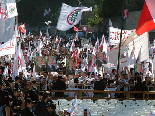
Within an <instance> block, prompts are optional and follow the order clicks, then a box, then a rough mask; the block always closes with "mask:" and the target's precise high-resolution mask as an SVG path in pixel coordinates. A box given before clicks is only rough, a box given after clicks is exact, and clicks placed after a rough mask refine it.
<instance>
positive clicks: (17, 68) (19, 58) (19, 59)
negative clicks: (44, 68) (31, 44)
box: [13, 43, 26, 76]
mask: <svg viewBox="0 0 155 116" xmlns="http://www.w3.org/2000/svg"><path fill="white" fill-rule="evenodd" d="M14 63H15V64H14V68H13V72H14V76H18V75H19V72H22V70H24V69H26V64H25V60H24V56H23V53H22V50H21V46H20V43H19V46H18V49H17V53H16V57H15V62H14Z"/></svg>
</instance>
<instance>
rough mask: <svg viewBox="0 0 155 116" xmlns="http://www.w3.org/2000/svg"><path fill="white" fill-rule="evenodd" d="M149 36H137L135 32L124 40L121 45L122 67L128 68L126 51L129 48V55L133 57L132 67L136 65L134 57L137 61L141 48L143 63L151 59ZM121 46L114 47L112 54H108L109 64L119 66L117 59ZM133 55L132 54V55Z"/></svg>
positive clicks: (145, 34) (146, 34)
mask: <svg viewBox="0 0 155 116" xmlns="http://www.w3.org/2000/svg"><path fill="white" fill-rule="evenodd" d="M148 40H149V35H148V33H147V32H146V33H144V34H143V35H141V36H136V32H135V31H134V32H133V33H132V34H131V35H130V36H129V37H128V38H126V39H124V41H123V42H122V44H121V48H120V49H121V50H120V63H121V66H122V67H123V66H126V60H127V58H126V56H125V54H126V49H127V46H128V53H129V55H130V56H131V57H130V60H131V61H130V65H131V64H133V63H134V55H135V57H136V59H137V57H138V54H139V51H140V48H141V58H140V59H141V61H140V62H142V61H144V60H147V59H148V58H149V46H148V45H149V44H148ZM118 46H119V45H117V46H116V47H114V48H113V49H112V50H111V51H110V52H108V56H109V62H110V63H113V64H115V66H116V65H117V60H118V59H117V58H118V52H119V47H118ZM131 53H132V54H131Z"/></svg>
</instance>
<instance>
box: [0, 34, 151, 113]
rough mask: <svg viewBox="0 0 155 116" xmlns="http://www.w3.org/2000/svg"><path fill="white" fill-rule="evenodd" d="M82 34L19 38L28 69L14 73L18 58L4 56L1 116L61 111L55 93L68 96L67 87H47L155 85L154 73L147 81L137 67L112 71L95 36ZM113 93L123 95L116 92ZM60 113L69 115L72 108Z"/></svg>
mask: <svg viewBox="0 0 155 116" xmlns="http://www.w3.org/2000/svg"><path fill="white" fill-rule="evenodd" d="M57 39H58V40H59V42H57V41H56V40H57ZM83 39H84V38H74V37H73V38H68V37H59V38H58V37H56V36H53V37H51V38H50V39H47V38H39V37H37V36H34V37H29V36H27V37H26V38H23V39H22V40H20V43H21V49H22V52H23V55H24V61H22V62H25V64H26V67H25V69H26V70H25V71H22V72H19V74H18V75H16V76H14V74H13V72H14V70H15V69H14V68H13V65H14V57H12V56H11V55H10V56H9V55H6V56H2V57H1V62H0V72H1V74H0V116H1V115H2V114H3V115H4V116H11V115H13V116H20V115H21V116H57V115H58V113H57V112H56V111H55V109H56V105H55V104H54V103H53V102H52V97H67V95H66V94H64V93H63V92H55V93H50V92H49V90H66V89H68V88H79V89H82V87H81V86H79V85H82V86H85V85H91V86H86V88H87V89H89V88H92V89H94V90H105V89H106V88H108V87H117V90H122V91H127V90H128V91H129V88H128V87H130V91H132V90H136V91H147V90H148V88H147V86H148V85H154V83H153V82H152V79H153V78H151V76H150V75H147V76H146V77H145V80H143V74H142V73H141V72H134V69H133V68H130V70H129V69H128V68H127V67H124V68H123V70H122V71H121V73H120V74H117V70H116V68H113V69H110V71H109V69H106V68H105V67H104V65H103V64H107V62H108V61H107V58H106V54H105V52H104V51H102V49H100V50H99V48H98V45H99V44H98V45H97V43H96V39H94V38H93V39H92V41H91V42H92V43H91V44H89V43H83ZM20 43H19V44H20ZM38 47H39V50H38ZM37 54H39V55H37ZM6 67H7V68H6ZM149 67H151V66H150V65H149ZM6 69H7V71H6ZM150 71H151V70H150ZM6 72H7V73H6ZM94 97H102V98H103V97H106V95H105V94H102V93H94ZM115 97H124V96H123V95H122V94H115ZM132 97H137V98H139V97H142V95H140V94H135V95H132ZM151 97H154V95H152V96H151ZM61 115H64V116H66V115H69V112H67V111H65V112H64V114H61Z"/></svg>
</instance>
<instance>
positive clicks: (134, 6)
mask: <svg viewBox="0 0 155 116" xmlns="http://www.w3.org/2000/svg"><path fill="white" fill-rule="evenodd" d="M144 1H145V0H127V1H126V8H127V9H128V10H129V11H139V10H142V8H143V4H144Z"/></svg>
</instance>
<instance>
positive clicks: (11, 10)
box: [6, 3, 18, 18]
mask: <svg viewBox="0 0 155 116" xmlns="http://www.w3.org/2000/svg"><path fill="white" fill-rule="evenodd" d="M6 5H7V10H8V18H11V17H14V16H17V15H18V13H17V8H16V3H7V4H6Z"/></svg>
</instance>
